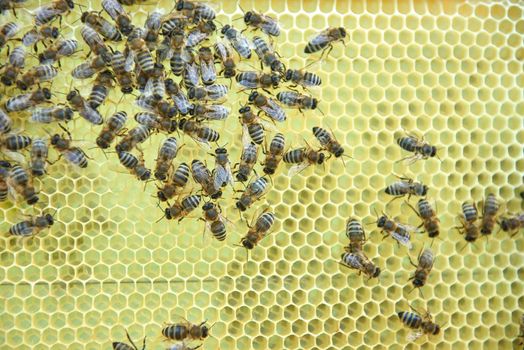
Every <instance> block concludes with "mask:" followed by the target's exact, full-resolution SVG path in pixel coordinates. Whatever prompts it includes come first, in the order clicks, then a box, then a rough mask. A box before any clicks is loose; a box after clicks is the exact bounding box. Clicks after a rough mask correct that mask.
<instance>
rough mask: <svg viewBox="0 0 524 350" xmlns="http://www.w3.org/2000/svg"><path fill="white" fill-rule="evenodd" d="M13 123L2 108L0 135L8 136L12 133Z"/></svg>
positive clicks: (0, 109)
mask: <svg viewBox="0 0 524 350" xmlns="http://www.w3.org/2000/svg"><path fill="white" fill-rule="evenodd" d="M12 125H13V121H12V120H11V117H9V116H8V115H7V113H6V112H4V110H3V109H2V108H0V134H6V133H8V132H10V131H11V127H12Z"/></svg>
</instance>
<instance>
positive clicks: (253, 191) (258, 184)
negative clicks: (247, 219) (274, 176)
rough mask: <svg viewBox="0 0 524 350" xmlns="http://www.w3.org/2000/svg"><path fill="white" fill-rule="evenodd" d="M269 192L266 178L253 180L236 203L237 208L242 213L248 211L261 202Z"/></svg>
mask: <svg viewBox="0 0 524 350" xmlns="http://www.w3.org/2000/svg"><path fill="white" fill-rule="evenodd" d="M267 190H268V186H267V180H266V178H265V177H259V178H256V179H255V180H253V181H252V182H251V183H250V184H249V185H247V188H246V190H245V191H244V192H242V195H241V196H240V198H239V199H238V201H237V202H236V204H235V205H236V207H237V208H238V209H239V210H240V211H246V210H247V209H248V208H249V207H251V205H253V203H255V202H256V201H257V200H259V199H260V198H261V197H262V196H263V195H264V194H265V193H266V191H267Z"/></svg>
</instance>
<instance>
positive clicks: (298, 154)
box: [283, 148, 305, 164]
mask: <svg viewBox="0 0 524 350" xmlns="http://www.w3.org/2000/svg"><path fill="white" fill-rule="evenodd" d="M304 156H305V152H304V149H303V148H299V149H295V150H291V151H289V152H286V153H285V154H284V158H283V159H284V163H291V164H296V163H301V162H303V161H304Z"/></svg>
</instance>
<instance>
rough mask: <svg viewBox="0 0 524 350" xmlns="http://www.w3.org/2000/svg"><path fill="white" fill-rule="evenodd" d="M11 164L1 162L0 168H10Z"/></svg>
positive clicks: (5, 161) (4, 161)
mask: <svg viewBox="0 0 524 350" xmlns="http://www.w3.org/2000/svg"><path fill="white" fill-rule="evenodd" d="M10 167H11V163H9V162H8V161H7V160H0V168H10Z"/></svg>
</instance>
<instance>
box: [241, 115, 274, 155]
mask: <svg viewBox="0 0 524 350" xmlns="http://www.w3.org/2000/svg"><path fill="white" fill-rule="evenodd" d="M238 112H239V113H240V117H239V120H240V123H241V124H242V143H243V144H244V145H246V144H249V142H250V139H251V141H253V142H254V143H256V144H257V145H260V144H262V142H264V134H265V129H266V128H271V127H272V125H270V124H269V123H267V122H266V121H264V120H262V119H260V118H259V117H258V116H257V115H256V114H255V113H253V111H252V110H251V107H249V106H244V107H242V108H240V109H239V110H238Z"/></svg>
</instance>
